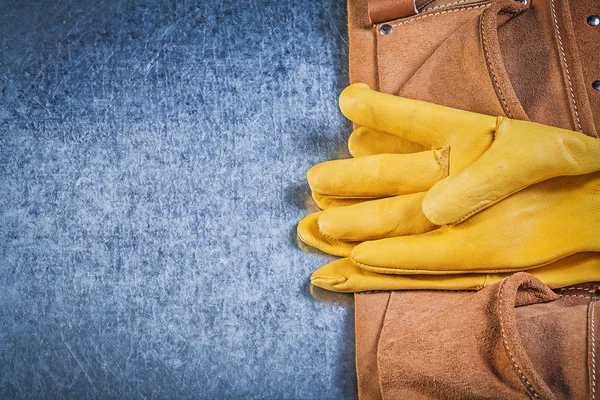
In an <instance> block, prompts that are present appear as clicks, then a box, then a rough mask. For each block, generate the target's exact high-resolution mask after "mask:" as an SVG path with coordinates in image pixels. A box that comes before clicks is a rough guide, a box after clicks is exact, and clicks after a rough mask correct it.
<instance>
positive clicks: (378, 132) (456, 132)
mask: <svg viewBox="0 0 600 400" xmlns="http://www.w3.org/2000/svg"><path fill="white" fill-rule="evenodd" d="M340 105H341V108H342V111H343V112H344V114H345V115H346V116H348V117H349V118H350V119H352V120H353V121H355V122H357V123H359V124H361V125H363V126H365V127H364V128H360V129H359V130H357V131H356V132H354V134H353V135H352V137H351V140H350V149H351V152H352V153H353V154H354V155H356V153H357V151H356V149H358V150H359V151H358V152H360V150H361V149H363V150H364V149H365V148H367V150H366V151H363V153H366V154H372V153H377V152H378V151H382V148H383V149H388V148H389V149H391V151H394V152H400V153H403V152H406V153H407V152H410V151H414V150H420V149H423V148H429V149H430V150H429V151H425V152H421V153H417V154H406V155H397V154H396V155H391V154H379V155H376V156H371V157H362V158H357V159H352V160H340V161H334V162H330V163H324V164H321V165H319V166H317V167H315V168H313V169H312V170H311V171H310V172H309V174H308V176H309V182H310V183H311V187H312V189H313V193H314V197H315V200H316V201H317V203H319V204H320V205H321V206H323V207H324V208H325V207H329V206H331V205H340V204H349V203H350V204H351V203H359V204H357V205H354V206H351V207H342V208H337V209H329V210H326V211H325V212H323V213H322V214H314V215H311V216H309V217H307V219H305V220H304V221H302V222H301V224H300V225H299V234H300V237H301V238H302V240H304V241H305V242H307V243H308V244H312V245H315V244H316V247H318V248H320V249H322V250H324V251H327V252H330V253H332V254H336V255H342V256H343V255H347V254H348V253H350V251H351V250H352V247H354V246H355V245H356V243H357V242H360V241H363V240H370V239H378V238H381V237H390V236H398V235H407V234H414V233H420V232H426V231H428V230H432V229H435V228H436V226H435V225H433V224H432V222H430V221H429V220H428V218H426V217H425V214H427V216H428V217H429V219H431V220H432V221H433V222H435V223H437V224H440V225H441V224H453V223H456V222H460V221H461V220H464V219H466V218H468V217H469V216H470V215H473V214H475V213H476V212H478V211H480V210H483V209H485V208H487V207H489V206H490V205H492V204H494V203H496V202H498V201H500V200H502V199H503V198H506V197H507V196H509V195H511V193H515V192H519V191H520V190H521V189H523V188H525V187H527V186H530V185H532V184H534V183H536V182H540V181H544V180H546V181H545V182H544V183H542V184H539V185H534V186H532V187H531V188H529V189H527V190H526V191H524V192H523V193H524V194H523V193H521V192H519V193H517V194H515V195H513V196H510V197H509V198H507V199H506V200H504V201H503V202H501V203H500V204H498V205H496V206H495V207H493V208H492V209H490V210H489V211H487V212H485V213H482V214H481V215H485V218H483V217H480V216H476V217H474V218H471V220H468V221H467V222H466V223H463V224H459V225H451V226H444V227H442V228H441V229H438V230H436V231H434V232H431V233H429V234H425V235H416V236H409V237H399V238H396V239H388V240H382V241H373V242H368V243H364V244H361V245H359V246H358V247H356V248H355V249H354V251H352V253H351V256H352V260H353V261H354V263H355V265H358V266H360V267H361V268H363V269H365V270H369V271H374V272H383V273H392V274H418V275H422V274H464V273H465V272H510V271H516V270H522V269H530V268H535V267H537V266H540V265H544V264H548V263H551V262H553V261H555V260H558V259H560V258H562V257H565V256H567V255H569V254H573V253H575V252H579V251H588V250H597V249H598V246H597V244H595V243H593V242H594V240H593V238H594V235H593V232H594V231H595V232H598V229H597V228H596V226H597V224H596V223H595V222H592V221H591V220H593V217H594V216H595V217H596V222H597V216H598V214H597V213H595V214H594V212H593V211H590V210H594V209H595V207H596V206H597V205H598V204H595V203H596V202H595V201H594V199H593V196H591V195H590V193H591V192H593V191H594V190H596V188H597V187H598V176H597V174H596V175H595V174H591V175H586V176H583V177H578V178H556V179H550V178H552V177H555V176H561V175H577V174H589V173H590V172H592V171H596V170H598V167H599V162H598V161H597V160H596V159H594V157H593V155H594V154H599V153H598V149H599V147H598V145H599V144H598V143H597V142H596V141H595V140H594V139H591V138H588V137H585V136H583V135H581V134H578V133H574V132H570V131H565V130H561V129H557V128H551V127H545V126H542V125H539V124H534V123H529V122H522V121H512V120H508V119H505V118H502V117H499V118H494V117H489V116H485V115H480V114H474V113H469V112H464V111H459V110H454V109H450V108H447V107H441V106H437V105H434V104H428V103H423V102H418V101H414V100H408V99H402V98H398V97H395V96H389V95H383V94H379V93H377V92H374V91H371V90H370V89H368V87H366V86H365V85H353V86H351V87H349V88H348V89H346V90H345V91H344V93H342V96H340ZM361 129H362V130H361ZM374 129H375V130H374ZM385 132H389V133H392V134H393V135H396V136H398V138H394V137H393V136H390V135H389V133H385ZM368 136H371V138H372V137H378V140H377V141H374V142H373V141H372V143H379V144H381V145H379V146H378V145H371V146H370V147H371V150H369V149H368V147H369V144H368V143H369V142H368V141H364V140H363V141H362V142H361V141H360V140H354V141H353V140H352V139H353V138H360V137H368ZM392 138H393V139H392ZM400 138H402V139H400ZM407 140H408V141H407ZM353 142H355V143H356V144H359V146H353ZM383 144H385V146H382V145H383ZM353 147H355V149H354V151H353ZM373 149H375V150H373ZM465 167H468V168H466V169H465ZM463 169H464V171H463V172H462V173H460V171H462V170H463ZM446 175H449V176H450V178H447V179H444V180H443V181H441V182H440V183H439V184H436V182H438V181H440V180H441V179H443V178H444V177H445V176H446ZM432 187H433V188H432ZM430 188H432V189H431V190H430V191H429V193H428V194H427V196H426V197H425V194H424V193H423V191H425V190H428V189H430ZM390 196H394V197H390ZM383 197H386V199H385V200H377V201H367V202H365V200H369V199H376V198H383ZM423 199H424V200H423ZM440 199H442V200H440ZM457 199H458V200H457ZM422 201H423V208H424V210H425V214H424V213H422V212H420V208H421V202H422ZM360 202H362V203H360ZM492 210H493V211H492ZM567 215H568V216H567ZM572 215H575V217H574V218H572V217H571V216H572ZM560 216H563V217H566V218H569V219H570V220H569V223H568V224H567V225H566V226H565V227H564V228H563V227H562V226H561V225H562V224H561V217H560ZM590 217H591V218H590ZM586 222H587V223H586ZM581 223H582V224H583V225H582V224H581ZM523 239H525V240H523ZM315 242H316V243H315ZM336 265H341V264H339V263H338V264H336ZM330 270H331V268H330ZM588 270H589V268H588V269H587V270H586V271H588ZM579 271H581V270H579ZM329 275H330V274H329ZM315 276H318V274H317V273H315V275H313V277H315ZM480 278H481V277H480V276H479V277H476V279H480ZM579 279H580V280H579V281H582V280H581V279H582V278H579ZM584 280H587V279H584ZM315 282H316V281H315ZM373 289H374V288H371V289H368V290H373Z"/></svg>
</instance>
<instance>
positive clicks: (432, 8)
mask: <svg viewBox="0 0 600 400" xmlns="http://www.w3.org/2000/svg"><path fill="white" fill-rule="evenodd" d="M467 1H469V0H458V1H455V2H453V3H448V4H440V5H439V6H435V7H431V8H426V9H424V10H422V11H421V12H425V11H432V10H438V9H440V8H446V7H450V6H455V5H457V4H461V3H465V2H467Z"/></svg>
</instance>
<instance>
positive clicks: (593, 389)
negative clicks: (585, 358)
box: [591, 301, 596, 400]
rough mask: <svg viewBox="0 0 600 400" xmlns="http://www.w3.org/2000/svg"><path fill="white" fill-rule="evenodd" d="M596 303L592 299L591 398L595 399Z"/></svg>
mask: <svg viewBox="0 0 600 400" xmlns="http://www.w3.org/2000/svg"><path fill="white" fill-rule="evenodd" d="M595 305H596V302H595V301H592V312H591V314H592V323H591V325H592V400H596V337H595V332H594V331H595V330H596V327H595V325H594V322H595V321H594V306H595Z"/></svg>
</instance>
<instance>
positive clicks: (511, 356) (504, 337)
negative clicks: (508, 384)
mask: <svg viewBox="0 0 600 400" xmlns="http://www.w3.org/2000/svg"><path fill="white" fill-rule="evenodd" d="M505 282H506V278H504V279H503V280H502V283H500V288H499V290H498V291H499V294H498V314H499V316H500V332H501V333H502V341H503V342H504V348H505V349H506V352H507V353H508V357H509V358H510V361H511V362H512V365H513V368H515V369H516V370H517V371H518V372H519V377H520V378H521V382H523V383H524V384H526V385H527V387H528V388H529V390H530V391H531V393H532V394H533V397H535V398H536V399H539V398H540V396H538V394H537V393H536V391H535V389H534V388H533V385H531V383H529V381H528V380H527V377H526V376H525V374H523V371H521V368H519V365H518V364H517V361H516V360H515V357H514V356H513V354H512V352H511V351H510V346H509V345H508V340H507V339H506V332H505V331H504V320H503V319H502V295H503V294H504V283H505Z"/></svg>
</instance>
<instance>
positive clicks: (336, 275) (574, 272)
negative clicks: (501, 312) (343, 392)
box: [310, 252, 600, 292]
mask: <svg viewBox="0 0 600 400" xmlns="http://www.w3.org/2000/svg"><path fill="white" fill-rule="evenodd" d="M528 273H530V274H531V275H533V276H535V277H536V278H538V279H539V280H540V281H542V282H543V283H545V284H546V285H548V286H549V287H550V288H552V289H556V288H561V287H566V286H571V285H576V284H580V283H584V282H598V281H600V254H598V253H596V252H584V253H577V254H573V255H571V256H569V257H565V258H563V259H561V260H558V261H556V262H554V263H552V264H549V265H546V266H543V267H538V268H535V269H532V270H529V271H528ZM511 274H512V272H511V273H500V274H475V273H470V274H459V275H387V274H378V273H374V272H369V271H365V270H364V269H362V268H359V267H358V266H356V265H355V264H354V263H352V261H351V260H350V259H348V258H343V259H340V260H336V261H333V262H331V263H329V264H326V265H324V266H323V267H321V268H319V269H318V270H316V271H315V272H314V273H313V274H312V275H311V277H310V280H311V283H312V284H313V285H315V286H318V287H321V288H323V289H326V290H331V291H334V292H367V291H373V290H410V289H431V290H479V289H481V288H484V287H488V286H491V285H493V284H494V283H497V282H500V281H501V280H502V279H504V278H506V277H507V276H510V275H511Z"/></svg>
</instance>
